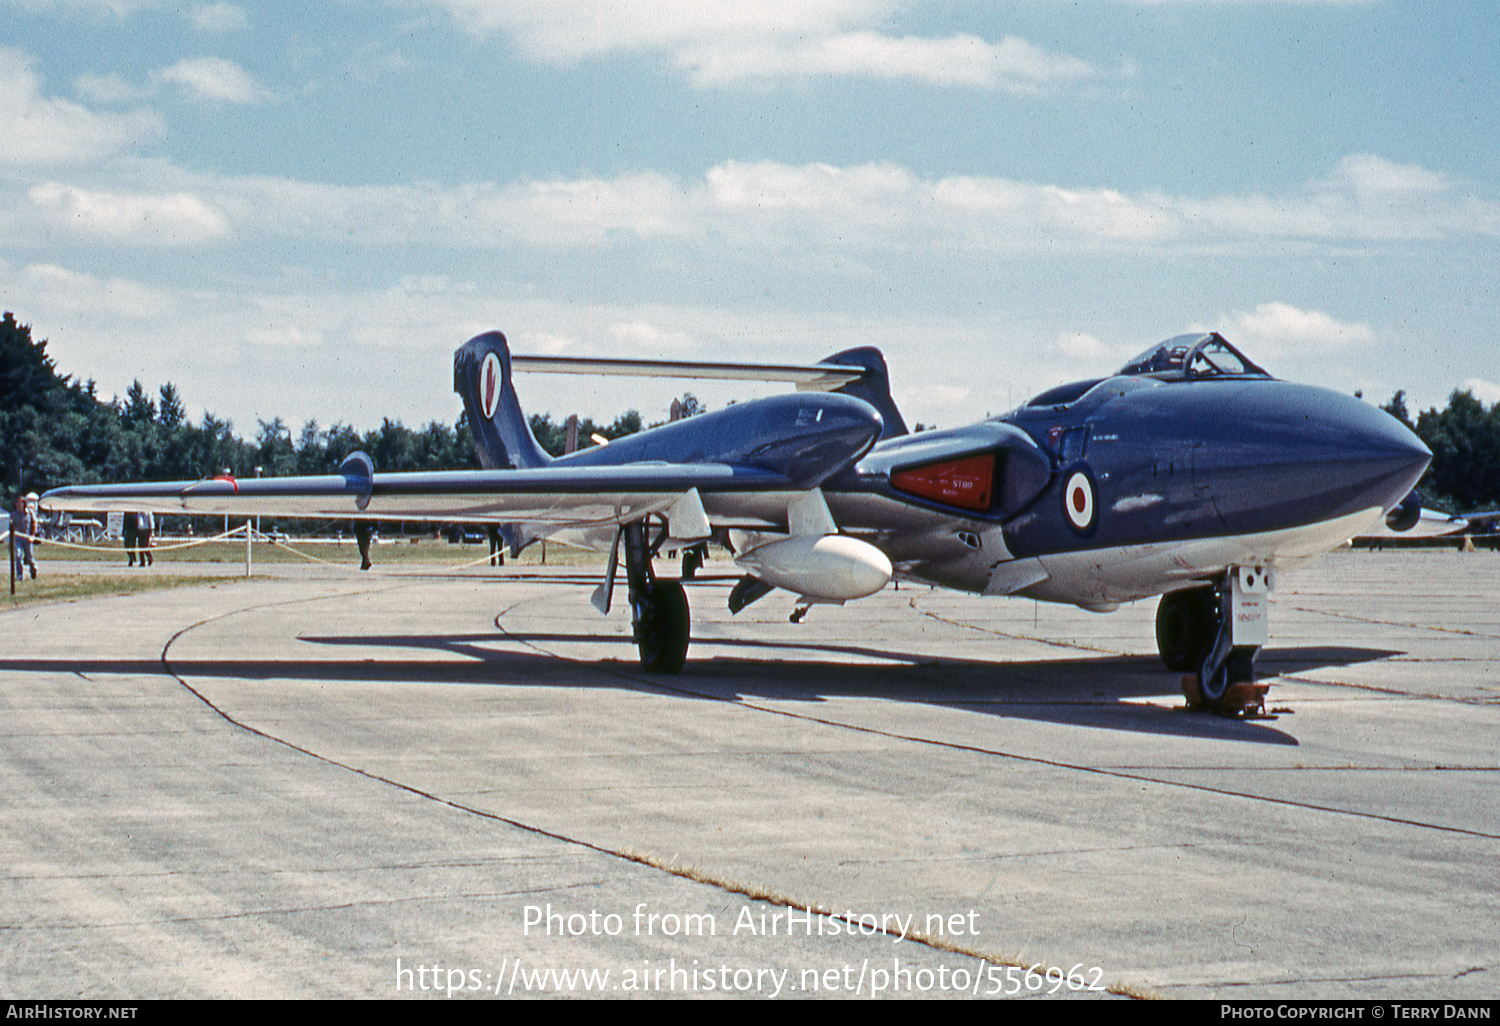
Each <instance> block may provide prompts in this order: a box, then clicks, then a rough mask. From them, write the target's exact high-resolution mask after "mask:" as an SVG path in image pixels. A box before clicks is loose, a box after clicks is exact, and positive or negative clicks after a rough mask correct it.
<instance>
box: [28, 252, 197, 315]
mask: <svg viewBox="0 0 1500 1026" xmlns="http://www.w3.org/2000/svg"><path fill="white" fill-rule="evenodd" d="M19 278H20V281H19V283H18V284H19V285H20V286H21V288H20V289H7V290H6V291H7V292H15V293H20V294H24V296H25V298H26V301H27V303H28V305H34V306H36V307H37V308H39V309H42V310H49V309H57V308H66V309H74V310H86V311H89V313H91V314H92V315H93V316H95V317H100V318H105V319H110V320H120V319H124V320H130V321H140V322H148V321H150V320H151V319H152V318H154V317H158V316H164V315H170V314H175V313H177V310H176V309H175V304H174V303H173V301H172V299H171V297H170V296H168V295H166V294H164V293H163V292H161V291H160V290H157V289H153V288H151V287H150V286H146V285H142V284H140V283H139V282H134V281H129V280H126V279H122V278H98V277H95V276H94V275H91V274H80V273H79V272H77V271H71V270H68V269H67V268H65V267H59V266H58V265H56V264H32V265H30V266H28V267H26V268H24V269H23V270H22V271H21V273H20V275H19ZM17 305H18V306H19V304H17ZM130 330H132V331H136V330H139V325H134V326H132V327H131V328H130Z"/></svg>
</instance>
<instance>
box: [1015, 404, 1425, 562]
mask: <svg viewBox="0 0 1500 1026" xmlns="http://www.w3.org/2000/svg"><path fill="white" fill-rule="evenodd" d="M1003 419H1004V421H1006V422H1008V423H1010V424H1013V425H1015V426H1016V427H1019V428H1021V429H1022V430H1023V431H1025V432H1026V433H1027V434H1028V435H1030V436H1031V437H1032V438H1033V439H1034V440H1035V441H1036V442H1037V444H1038V446H1039V447H1041V448H1042V449H1044V450H1045V451H1047V452H1048V453H1049V455H1050V456H1051V457H1052V459H1053V462H1054V466H1055V467H1056V468H1057V471H1058V473H1057V474H1056V475H1055V477H1054V480H1053V482H1052V485H1051V487H1049V488H1048V489H1047V490H1046V491H1045V492H1044V493H1043V494H1041V495H1040V496H1038V498H1037V500H1036V501H1035V502H1034V503H1033V504H1032V506H1031V507H1030V510H1029V512H1031V513H1032V515H1031V516H1029V517H1027V516H1025V515H1023V516H1022V517H1018V518H1015V520H1014V521H1013V522H1012V524H1011V525H1009V526H1008V529H1007V531H1006V537H1007V542H1008V544H1009V545H1010V547H1011V550H1012V551H1013V552H1015V553H1016V554H1018V555H1030V554H1036V553H1042V552H1055V551H1059V550H1060V549H1068V548H1079V547H1105V546H1116V545H1137V544H1142V543H1147V542H1158V541H1174V540H1178V539H1187V538H1201V537H1211V536H1218V535H1244V534H1254V533H1260V532H1267V531H1279V530H1286V529H1289V528H1296V527H1302V526H1305V525H1308V524H1314V523H1320V522H1323V521H1329V520H1334V519H1336V518H1339V517H1344V516H1348V515H1351V514H1355V513H1358V512H1361V511H1365V510H1371V509H1379V510H1381V511H1382V512H1384V511H1386V510H1389V509H1391V508H1392V507H1394V506H1395V505H1396V504H1397V503H1399V502H1400V501H1401V500H1402V499H1403V498H1404V497H1405V496H1406V495H1407V494H1408V493H1409V492H1410V491H1411V489H1412V487H1413V486H1414V485H1415V484H1416V482H1417V479H1418V478H1420V477H1421V475H1422V472H1423V470H1425V469H1426V467H1427V463H1428V462H1429V460H1430V459H1431V458H1432V454H1431V453H1430V452H1429V451H1428V450H1427V447H1426V446H1424V445H1423V444H1422V442H1421V440H1420V439H1418V438H1417V437H1416V436H1415V435H1413V434H1412V433H1411V432H1410V431H1409V430H1407V428H1406V427H1405V426H1404V425H1403V424H1401V423H1400V422H1399V421H1397V420H1396V419H1395V418H1394V417H1391V416H1390V415H1389V414H1387V413H1385V412H1384V411H1383V410H1380V409H1378V408H1376V407H1373V406H1371V405H1369V404H1368V403H1365V402H1363V401H1361V400H1359V399H1356V398H1353V397H1351V396H1346V395H1342V394H1340V393H1337V392H1333V391H1330V390H1328V389H1323V388H1316V387H1313V386H1309V385H1297V384H1291V383H1288V382H1285V381H1276V380H1274V379H1269V378H1223V379H1211V380H1197V381H1194V380H1187V381H1165V382H1163V381H1157V380H1154V379H1150V378H1144V379H1143V378H1129V377H1122V378H1110V379H1106V380H1105V381H1102V382H1100V383H1099V384H1097V385H1095V386H1093V387H1092V388H1091V389H1089V390H1088V391H1087V392H1085V393H1084V394H1083V395H1082V396H1081V397H1079V399H1078V400H1076V401H1075V402H1073V403H1068V404H1057V405H1049V406H1041V407H1036V406H1026V407H1022V408H1021V409H1020V410H1016V411H1014V412H1012V413H1010V414H1007V415H1006V416H1005V418H1003ZM1075 471H1081V472H1083V473H1085V474H1087V475H1088V476H1089V477H1090V478H1091V479H1092V482H1093V484H1094V488H1095V502H1096V504H1097V516H1096V522H1095V524H1094V526H1093V529H1092V530H1091V531H1084V530H1080V529H1079V528H1077V527H1076V526H1075V525H1074V524H1073V522H1072V521H1071V520H1070V519H1069V518H1068V517H1067V516H1066V515H1065V514H1066V508H1065V506H1064V503H1065V502H1066V501H1067V495H1066V494H1065V489H1066V485H1067V481H1068V479H1069V478H1070V476H1071V475H1072V473H1074V472H1075ZM1049 506H1055V507H1057V509H1056V510H1053V509H1050V508H1049Z"/></svg>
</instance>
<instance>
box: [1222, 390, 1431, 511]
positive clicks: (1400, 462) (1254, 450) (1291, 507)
mask: <svg viewBox="0 0 1500 1026" xmlns="http://www.w3.org/2000/svg"><path fill="white" fill-rule="evenodd" d="M1237 398H1238V399H1239V401H1237V402H1234V403H1232V404H1229V406H1230V407H1231V408H1230V409H1227V410H1226V411H1225V416H1226V418H1227V420H1228V421H1229V423H1230V424H1231V425H1232V426H1231V427H1230V428H1229V430H1228V432H1227V434H1228V439H1227V441H1226V442H1225V443H1224V444H1223V445H1221V446H1212V445H1210V446H1209V447H1208V449H1209V451H1208V452H1207V453H1206V454H1205V455H1206V462H1207V464H1208V467H1207V468H1206V469H1207V470H1208V473H1209V476H1210V477H1211V479H1212V490H1213V497H1214V504H1215V506H1217V508H1218V511H1219V514H1220V516H1221V517H1223V519H1224V521H1225V523H1226V525H1227V526H1228V527H1229V528H1230V530H1232V531H1261V530H1275V529H1277V528H1280V527H1290V526H1298V525H1301V524H1309V523H1314V522H1317V521H1322V520H1331V519H1334V518H1336V517H1341V516H1347V515H1350V514H1354V513H1359V512H1362V511H1366V510H1370V509H1377V508H1378V509H1379V510H1381V511H1385V510H1389V509H1391V508H1392V507H1394V506H1395V505H1396V504H1397V503H1399V502H1400V501H1401V500H1402V499H1403V498H1405V497H1406V495H1407V494H1408V493H1409V492H1410V491H1411V489H1412V487H1413V486H1414V485H1416V483H1417V480H1418V479H1419V478H1420V477H1421V476H1422V473H1423V471H1425V470H1426V469H1427V464H1428V463H1429V462H1431V460H1432V453H1431V452H1430V451H1429V450H1428V448H1427V446H1425V445H1424V444H1422V440H1421V439H1419V438H1418V437H1417V436H1416V435H1414V434H1413V433H1412V432H1411V431H1410V430H1409V429H1408V428H1407V427H1406V425H1404V424H1402V423H1401V422H1400V421H1398V420H1397V419H1396V418H1395V417H1392V416H1391V415H1390V414H1388V413H1386V412H1385V411H1384V410H1381V409H1380V408H1378V407H1376V406H1372V405H1370V404H1369V403H1366V402H1363V401H1362V400H1359V399H1355V398H1354V397H1352V396H1346V395H1342V394H1340V393H1337V392H1331V391H1328V390H1327V389H1321V388H1312V387H1310V386H1306V385H1291V384H1287V383H1285V382H1276V383H1274V384H1269V383H1268V385H1263V386H1259V387H1257V388H1248V389H1246V390H1245V391H1244V393H1242V395H1241V396H1240V397H1237ZM1215 450H1217V451H1215Z"/></svg>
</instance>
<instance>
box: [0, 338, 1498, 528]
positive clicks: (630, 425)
mask: <svg viewBox="0 0 1500 1026" xmlns="http://www.w3.org/2000/svg"><path fill="white" fill-rule="evenodd" d="M95 393H96V389H95V383H94V382H93V381H92V380H90V381H87V382H84V383H79V382H77V381H73V380H71V379H70V378H69V377H66V376H64V375H60V374H58V373H57V368H56V367H55V365H54V364H53V361H52V358H51V357H49V356H48V355H47V342H46V340H45V339H41V340H36V339H33V338H32V337H31V328H30V327H29V326H28V325H23V324H19V323H17V321H16V319H15V316H14V315H13V314H11V313H9V312H7V313H6V314H5V315H4V317H3V319H0V458H3V459H4V461H5V465H4V466H3V467H0V478H3V480H4V482H5V484H4V497H5V503H6V508H13V507H14V504H15V497H16V494H17V492H18V490H22V491H36V492H43V491H46V490H47V489H48V488H53V487H56V486H58V485H64V484H98V483H114V482H121V481H150V480H193V479H197V478H200V477H205V476H211V475H214V474H219V473H222V472H223V471H225V470H229V471H231V472H232V473H234V474H235V475H236V476H238V477H250V476H253V475H254V474H255V470H256V468H257V467H259V468H260V470H261V473H262V474H264V475H265V476H267V477H283V476H287V475H292V474H331V473H333V472H334V471H336V470H337V469H338V465H339V463H340V462H342V461H343V459H344V457H345V456H347V455H348V454H349V453H351V452H353V451H354V450H356V449H363V450H364V451H365V452H367V453H369V454H370V458H371V460H373V461H374V464H375V467H376V469H377V470H380V471H382V472H385V471H410V470H462V469H467V468H477V467H478V466H479V461H478V457H477V454H476V453H475V450H474V442H473V437H472V435H471V434H470V432H469V425H468V420H467V415H464V416H460V417H459V419H458V420H457V422H456V423H454V424H452V425H448V424H443V423H440V422H438V421H432V422H430V423H429V424H427V425H426V426H425V427H423V428H420V429H417V430H413V429H411V428H408V427H406V426H405V425H403V424H402V423H401V422H400V421H393V420H390V419H386V420H385V421H383V422H382V423H381V425H380V427H379V428H377V429H374V430H371V431H366V432H364V433H362V434H361V433H360V432H358V431H356V430H355V429H354V428H352V427H350V426H348V425H347V424H333V425H331V426H329V427H326V428H325V427H321V426H320V425H319V424H318V423H317V422H316V421H308V422H307V423H306V424H304V425H303V426H302V429H301V431H300V432H295V433H294V432H293V431H292V430H291V429H290V428H289V427H288V426H287V425H286V424H284V423H283V422H282V420H281V418H279V417H278V418H276V419H274V420H271V421H269V422H268V421H260V422H258V424H257V429H256V432H255V436H254V438H253V439H248V440H247V439H242V438H240V437H238V436H237V435H235V433H234V431H233V426H232V425H231V424H230V422H229V421H227V420H221V419H219V418H218V417H215V416H214V415H213V414H212V413H207V412H205V413H204V414H203V418H202V420H200V421H198V422H197V423H193V422H192V421H190V420H188V418H187V416H186V413H185V411H184V409H183V405H182V399H181V397H180V396H179V395H178V392H177V389H176V387H175V386H173V385H172V384H171V383H170V382H168V383H166V384H164V385H162V386H161V387H160V388H159V389H158V390H157V392H156V393H155V395H153V394H152V393H151V392H149V391H148V390H147V389H146V387H145V386H143V385H142V384H141V383H140V382H139V381H136V382H134V383H133V384H132V385H131V387H130V389H129V391H128V392H127V393H126V395H125V397H124V399H110V400H108V401H106V400H103V399H100V398H99V397H98V395H96V394H95ZM682 406H683V408H684V412H685V413H688V414H691V413H693V412H698V410H699V409H700V407H699V406H698V403H697V400H696V399H694V398H693V397H692V396H691V395H688V396H684V397H683V403H682ZM1381 408H1382V409H1384V410H1385V411H1386V412H1387V413H1389V414H1391V416H1393V417H1395V418H1396V419H1398V420H1400V421H1401V422H1402V423H1404V424H1406V425H1407V426H1408V427H1410V428H1411V429H1412V430H1413V431H1415V432H1416V434H1417V436H1418V437H1420V438H1421V439H1422V441H1424V442H1426V443H1427V447H1428V448H1429V449H1431V450H1432V455H1433V458H1432V466H1431V467H1429V468H1428V470H1427V474H1426V476H1424V477H1423V479H1422V482H1421V484H1420V485H1419V486H1418V487H1419V489H1420V490H1421V492H1422V494H1423V499H1424V505H1430V506H1434V507H1436V508H1439V509H1442V510H1444V511H1446V512H1449V513H1464V512H1469V511H1473V510H1478V509H1495V508H1500V403H1495V404H1492V405H1490V406H1489V407H1486V406H1485V404H1484V403H1483V402H1481V401H1480V400H1479V399H1476V398H1475V397H1474V395H1473V393H1472V392H1469V391H1463V390H1457V391H1454V392H1453V394H1452V395H1451V396H1450V397H1449V399H1448V405H1447V406H1446V407H1445V408H1444V409H1441V410H1439V409H1436V408H1432V409H1429V410H1426V411H1425V412H1422V413H1420V414H1418V415H1417V417H1416V418H1415V420H1413V419H1412V417H1411V415H1410V412H1409V411H1408V409H1407V403H1406V393H1405V392H1404V391H1400V392H1397V393H1396V394H1395V395H1394V396H1393V397H1392V398H1391V401H1390V402H1389V403H1386V404H1385V405H1384V406H1382V407H1381ZM642 426H643V424H642V420H641V415H640V413H638V412H637V411H635V410H629V411H627V412H625V413H623V414H621V415H620V416H618V417H616V418H615V420H614V421H613V422H611V423H609V424H596V423H595V422H594V421H592V420H583V421H582V422H581V423H580V424H579V428H578V444H579V446H580V447H586V446H588V445H592V444H594V443H593V441H592V438H593V436H594V435H598V436H600V437H603V438H608V439H614V438H620V437H623V436H625V435H628V434H633V433H634V432H636V431H639V430H641V428H642ZM531 428H532V432H533V433H534V434H535V435H536V438H537V442H538V443H539V444H540V445H541V446H542V448H544V449H546V450H547V451H548V452H550V453H552V454H553V455H554V456H556V455H561V453H562V451H563V447H564V444H565V437H566V425H565V424H564V423H562V422H559V421H554V420H553V419H552V418H551V417H550V416H549V415H547V414H535V415H533V416H532V417H531Z"/></svg>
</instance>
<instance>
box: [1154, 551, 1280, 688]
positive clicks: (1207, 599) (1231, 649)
mask: <svg viewBox="0 0 1500 1026" xmlns="http://www.w3.org/2000/svg"><path fill="white" fill-rule="evenodd" d="M1236 572H1237V568H1231V569H1230V571H1229V573H1228V574H1226V575H1225V576H1224V578H1223V579H1222V580H1219V581H1216V582H1214V584H1213V585H1212V586H1210V587H1207V588H1193V589H1191V590H1188V591H1177V592H1170V593H1168V594H1166V595H1163V596H1162V599H1161V603H1160V604H1159V605H1158V606H1157V607H1156V645H1157V651H1158V652H1159V653H1160V654H1161V660H1162V662H1163V663H1165V664H1166V666H1167V668H1168V669H1171V670H1179V671H1190V672H1187V673H1185V674H1184V675H1183V678H1182V690H1183V694H1184V695H1185V696H1187V700H1188V705H1189V706H1190V707H1192V708H1194V709H1206V710H1212V711H1213V712H1216V713H1219V714H1220V715H1222V716H1243V715H1246V714H1248V713H1251V712H1253V711H1256V710H1259V709H1262V708H1263V707H1264V698H1265V692H1266V687H1265V686H1264V685H1257V684H1256V683H1255V656H1256V653H1258V652H1259V651H1260V646H1259V645H1258V644H1238V645H1237V644H1235V640H1236V639H1235V636H1234V635H1235V630H1234V626H1235V625H1234V594H1233V591H1234V587H1233V585H1234V581H1233V579H1232V576H1231V575H1233V574H1235V573H1236Z"/></svg>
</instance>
